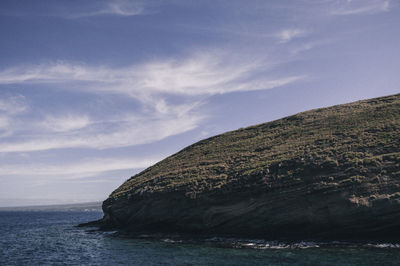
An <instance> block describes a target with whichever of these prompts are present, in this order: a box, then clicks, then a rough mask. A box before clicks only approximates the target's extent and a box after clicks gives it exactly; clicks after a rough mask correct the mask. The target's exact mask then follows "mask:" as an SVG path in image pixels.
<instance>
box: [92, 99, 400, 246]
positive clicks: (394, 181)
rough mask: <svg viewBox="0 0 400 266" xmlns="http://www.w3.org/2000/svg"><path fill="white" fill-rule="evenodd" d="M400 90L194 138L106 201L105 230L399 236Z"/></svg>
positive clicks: (273, 235) (266, 235) (271, 236)
mask: <svg viewBox="0 0 400 266" xmlns="http://www.w3.org/2000/svg"><path fill="white" fill-rule="evenodd" d="M399 136H400V95H394V96H388V97H382V98H376V99H372V100H366V101H359V102H355V103H351V104H346V105H338V106H333V107H329V108H323V109H318V110H312V111H308V112H304V113H300V114H297V115H294V116H291V117H288V118H284V119H281V120H277V121H273V122H270V123H265V124H260V125H256V126H252V127H248V128H245V129H240V130H237V131H232V132H228V133H225V134H222V135H218V136H215V137H212V138H209V139H206V140H202V141H200V142H198V143H195V144H193V145H191V146H189V147H187V148H185V149H183V150H182V151H180V152H178V153H176V154H174V155H172V156H170V157H168V158H166V159H164V160H163V161H161V162H159V163H157V164H155V165H154V166H152V167H149V168H148V169H146V170H145V171H143V172H142V173H139V174H137V175H135V176H133V177H131V178H130V179H129V180H127V181H126V182H125V183H124V184H122V185H121V186H120V187H119V188H118V189H116V190H115V191H114V192H113V193H112V194H111V195H110V197H109V198H108V199H107V200H106V201H104V203H103V211H104V218H103V219H102V220H101V221H99V223H100V225H101V226H102V227H103V228H112V229H121V230H125V231H131V232H166V233H167V232H179V233H188V234H203V235H215V234H218V235H230V236H232V235H234V236H244V237H257V238H266V239H276V238H331V239H332V238H333V239H345V238H346V239H347V238H355V239H365V238H380V239H386V238H396V237H400V137H399Z"/></svg>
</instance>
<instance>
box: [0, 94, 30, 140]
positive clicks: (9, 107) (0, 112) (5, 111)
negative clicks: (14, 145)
mask: <svg viewBox="0 0 400 266" xmlns="http://www.w3.org/2000/svg"><path fill="white" fill-rule="evenodd" d="M27 109H28V104H27V103H26V100H25V97H24V96H22V95H13V96H0V138H3V137H8V136H11V135H12V134H13V128H12V123H13V120H14V119H15V117H16V116H18V115H19V114H22V113H24V112H25V111H26V110H27Z"/></svg>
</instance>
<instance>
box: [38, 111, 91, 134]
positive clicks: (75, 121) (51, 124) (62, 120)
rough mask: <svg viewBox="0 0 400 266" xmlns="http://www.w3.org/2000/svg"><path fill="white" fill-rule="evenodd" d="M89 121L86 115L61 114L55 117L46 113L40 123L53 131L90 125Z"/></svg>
mask: <svg viewBox="0 0 400 266" xmlns="http://www.w3.org/2000/svg"><path fill="white" fill-rule="evenodd" d="M90 123H91V121H90V118H89V117H88V116H87V115H71V114H68V115H63V116H61V117H56V116H53V115H48V116H47V117H46V118H45V119H44V121H43V122H42V123H41V125H42V126H43V127H45V128H46V129H49V130H50V131H54V132H68V131H75V130H79V129H82V128H85V127H87V126H88V125H90Z"/></svg>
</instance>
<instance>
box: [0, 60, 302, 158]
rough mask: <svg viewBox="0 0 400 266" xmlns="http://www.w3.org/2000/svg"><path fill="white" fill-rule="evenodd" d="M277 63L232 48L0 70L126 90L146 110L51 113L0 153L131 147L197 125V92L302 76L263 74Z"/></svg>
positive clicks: (91, 88)
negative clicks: (97, 115)
mask: <svg viewBox="0 0 400 266" xmlns="http://www.w3.org/2000/svg"><path fill="white" fill-rule="evenodd" d="M273 65H274V62H272V61H269V60H267V59H265V58H264V59H257V60H249V61H246V60H237V59H235V58H234V56H232V55H228V54H227V55H224V54H216V53H197V54H194V55H192V56H189V57H188V58H184V59H181V60H169V59H166V60H159V61H153V62H148V63H145V64H139V65H133V66H129V67H124V68H110V67H105V66H100V67H93V66H86V65H79V64H67V63H56V64H51V65H46V64H42V65H38V66H25V67H23V66H21V67H15V68H9V69H6V70H4V71H2V72H0V84H9V83H15V84H40V85H42V86H46V85H47V87H51V88H59V89H64V90H76V91H77V92H81V91H86V92H91V93H106V94H120V95H127V96H129V97H131V98H134V99H136V100H138V101H140V102H141V104H142V106H143V109H142V110H140V111H138V112H136V113H135V114H131V113H129V114H126V116H132V117H133V118H130V119H127V120H126V121H123V119H122V120H120V121H115V122H114V123H113V124H112V125H108V124H109V122H108V120H109V119H110V118H109V117H106V118H104V119H102V120H96V119H92V118H90V117H89V116H87V115H80V114H61V115H59V116H53V115H46V116H45V119H44V121H42V122H39V123H37V122H34V121H33V122H31V124H32V123H33V124H36V127H37V125H39V126H41V127H42V132H35V134H31V135H30V136H29V135H26V134H24V135H23V136H21V137H19V138H14V139H13V140H12V141H7V142H3V143H2V142H0V152H1V153H6V152H30V151H40V150H49V149H62V148H93V149H106V148H116V147H127V146H134V145H139V144H146V143H151V142H155V141H159V140H162V139H164V138H167V137H169V136H173V135H177V134H181V133H183V132H187V131H189V130H192V129H194V128H196V127H197V126H198V124H199V123H200V121H202V119H203V118H204V115H202V114H200V113H199V111H198V107H199V105H200V102H199V100H198V99H199V97H198V96H210V95H215V94H224V93H231V92H238V91H254V90H265V89H271V88H276V87H280V86H284V85H287V84H290V83H293V82H296V81H298V80H301V79H304V78H305V76H302V75H288V76H280V77H268V75H267V74H266V73H268V70H269V69H270V68H272V66H273ZM50 85H51V86H50ZM171 95H179V96H182V98H184V99H185V100H184V102H186V103H179V104H177V103H174V104H172V103H169V102H168V100H167V99H168V96H171ZM121 116H122V114H119V117H121ZM117 120H118V119H117ZM98 125H101V126H98ZM31 126H32V125H31ZM26 127H29V123H28V124H27V125H26Z"/></svg>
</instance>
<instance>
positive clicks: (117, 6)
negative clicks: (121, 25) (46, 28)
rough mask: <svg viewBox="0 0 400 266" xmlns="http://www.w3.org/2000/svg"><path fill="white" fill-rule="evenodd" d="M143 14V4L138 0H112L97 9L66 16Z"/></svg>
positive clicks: (125, 15) (126, 15)
mask: <svg viewBox="0 0 400 266" xmlns="http://www.w3.org/2000/svg"><path fill="white" fill-rule="evenodd" d="M141 14H144V5H143V3H140V2H138V1H126V0H125V1H124V0H114V1H108V2H105V3H104V4H103V5H102V6H100V7H99V8H98V9H97V10H93V11H87V12H82V13H76V14H72V15H68V16H67V17H68V18H83V17H95V16H103V15H111V16H123V17H128V16H136V15H141Z"/></svg>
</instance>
